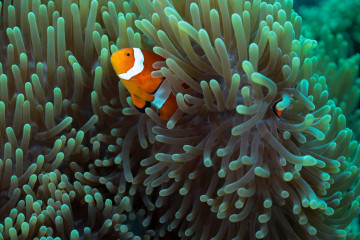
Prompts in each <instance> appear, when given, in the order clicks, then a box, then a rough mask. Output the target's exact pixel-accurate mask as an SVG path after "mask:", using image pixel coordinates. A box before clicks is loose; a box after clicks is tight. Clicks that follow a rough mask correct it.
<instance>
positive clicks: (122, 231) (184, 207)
mask: <svg viewBox="0 0 360 240" xmlns="http://www.w3.org/2000/svg"><path fill="white" fill-rule="evenodd" d="M292 4H293V3H292V0H284V1H275V0H268V1H261V0H253V1H245V0H242V1H236V0H226V1H222V0H219V1H215V0H198V1H197V0H192V1H170V0H169V1H168V0H154V1H150V0H145V1H140V0H134V1H132V0H130V1H90V0H84V1H70V0H63V1H45V2H42V1H40V0H33V1H30V2H28V1H14V3H12V2H11V1H4V3H3V5H0V6H2V12H1V25H0V29H1V31H0V40H1V43H2V46H3V49H2V52H1V56H0V62H1V65H0V71H1V74H2V75H0V153H1V155H0V158H1V159H0V180H1V181H0V206H1V207H0V238H4V239H16V238H22V239H33V238H44V237H53V238H58V239H59V238H60V239H101V238H103V239H160V238H161V239H176V238H182V239H186V238H192V239H200V238H201V239H210V238H213V239H230V238H235V239H255V238H258V239H261V238H267V239H344V238H349V239H351V238H354V237H355V234H353V233H351V232H350V230H349V229H348V228H347V226H348V225H349V223H350V222H351V221H352V219H354V218H355V217H356V216H357V215H358V213H359V212H360V209H359V202H358V199H357V196H358V195H359V190H360V189H359V187H358V178H359V177H358V176H359V168H358V167H359V160H360V159H359V158H360V148H358V144H357V142H356V141H354V140H352V135H353V134H352V130H350V129H348V128H346V117H345V116H344V114H343V110H342V108H340V107H338V106H337V102H336V101H333V100H329V95H331V93H330V94H329V92H328V89H329V91H331V88H330V87H328V85H327V82H326V77H324V73H323V72H322V71H321V68H318V66H317V65H316V64H317V60H318V57H316V56H315V53H314V51H315V48H316V41H314V40H310V39H306V38H304V37H302V36H301V35H300V31H301V24H302V20H301V18H300V16H298V14H297V13H295V12H294V11H293V10H292ZM124 47H139V48H145V49H153V51H154V52H155V53H157V54H159V55H161V56H162V57H164V58H165V59H166V61H165V62H158V63H156V64H157V65H158V66H159V67H160V70H159V71H155V72H153V75H154V76H161V77H166V78H167V79H168V80H169V82H170V83H171V87H172V90H173V92H174V93H175V94H176V99H177V104H178V106H179V108H178V110H177V111H176V112H175V114H174V115H173V116H172V117H171V118H170V120H169V121H164V120H163V119H161V118H160V117H159V116H158V114H157V113H156V109H155V108H154V107H152V108H147V109H146V111H145V114H142V113H140V112H138V111H137V110H136V109H135V108H134V105H133V103H132V101H131V98H130V97H129V94H128V93H127V91H126V89H125V88H124V86H123V85H122V83H121V82H120V81H119V80H118V78H117V76H116V75H115V73H114V71H113V69H112V68H111V64H110V56H111V54H112V53H114V52H115V51H116V50H118V49H121V48H124ZM184 83H185V84H186V85H187V86H189V88H184ZM347 91H348V90H344V92H347Z"/></svg>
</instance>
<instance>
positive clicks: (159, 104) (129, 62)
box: [111, 48, 178, 120]
mask: <svg viewBox="0 0 360 240" xmlns="http://www.w3.org/2000/svg"><path fill="white" fill-rule="evenodd" d="M164 60H165V59H164V58H162V57H161V56H159V55H157V54H155V53H154V52H152V51H149V50H145V49H139V48H123V49H120V50H118V51H116V52H115V53H114V54H113V55H112V56H111V64H112V66H113V68H114V70H115V72H116V74H117V75H118V77H119V78H120V80H121V82H122V83H123V84H124V86H125V88H126V89H127V90H128V91H129V92H130V94H131V98H132V101H133V103H134V105H135V107H136V108H137V109H138V110H139V111H140V112H144V111H145V108H146V107H149V106H150V104H151V103H152V104H153V105H155V107H156V108H157V109H158V113H159V115H160V117H161V118H162V119H164V120H169V119H170V117H171V116H172V115H173V114H174V112H175V111H176V109H177V108H178V106H177V103H176V97H175V96H174V94H173V93H172V92H171V86H170V83H169V81H168V80H166V79H165V78H163V77H162V78H154V77H152V76H151V72H152V71H154V70H158V69H154V68H153V64H154V63H155V62H158V61H164Z"/></svg>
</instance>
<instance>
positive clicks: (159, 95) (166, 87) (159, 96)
mask: <svg viewBox="0 0 360 240" xmlns="http://www.w3.org/2000/svg"><path fill="white" fill-rule="evenodd" d="M170 93H171V86H170V83H169V81H168V80H166V79H164V81H162V83H161V85H160V87H159V88H158V90H157V91H156V92H155V94H154V97H155V99H154V101H152V104H154V105H155V107H156V108H157V109H160V108H161V107H162V106H163V105H164V103H165V102H166V100H168V98H169V96H170Z"/></svg>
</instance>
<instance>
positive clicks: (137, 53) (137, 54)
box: [118, 48, 144, 80]
mask: <svg viewBox="0 0 360 240" xmlns="http://www.w3.org/2000/svg"><path fill="white" fill-rule="evenodd" d="M133 50H134V59H135V61H134V66H132V68H130V69H129V70H128V71H127V72H126V73H121V74H119V75H118V76H119V77H120V78H121V79H124V80H130V78H132V77H133V76H136V75H138V74H139V73H141V72H142V71H143V70H144V54H143V53H142V51H141V49H140V48H133Z"/></svg>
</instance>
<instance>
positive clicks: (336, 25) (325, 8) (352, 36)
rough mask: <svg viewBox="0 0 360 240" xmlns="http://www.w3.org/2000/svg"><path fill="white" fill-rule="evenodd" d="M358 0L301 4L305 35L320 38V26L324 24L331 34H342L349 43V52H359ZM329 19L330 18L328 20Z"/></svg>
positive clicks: (359, 7)
mask: <svg viewBox="0 0 360 240" xmlns="http://www.w3.org/2000/svg"><path fill="white" fill-rule="evenodd" d="M359 11H360V2H359V1H357V0H349V1H344V2H342V3H341V4H339V2H338V1H336V0H327V1H320V3H319V4H318V5H317V6H301V7H299V13H300V15H301V16H302V17H303V19H304V25H303V31H302V33H303V34H304V36H305V37H309V38H316V39H317V40H318V39H319V38H320V35H321V31H319V30H320V29H321V28H322V27H324V26H326V27H328V28H329V29H330V31H331V32H332V33H333V34H335V35H336V34H338V33H340V34H342V35H344V38H345V40H347V41H348V43H349V48H350V53H354V52H357V53H358V52H360V17H359V14H358V13H359ZM330 19H331V20H330Z"/></svg>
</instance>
